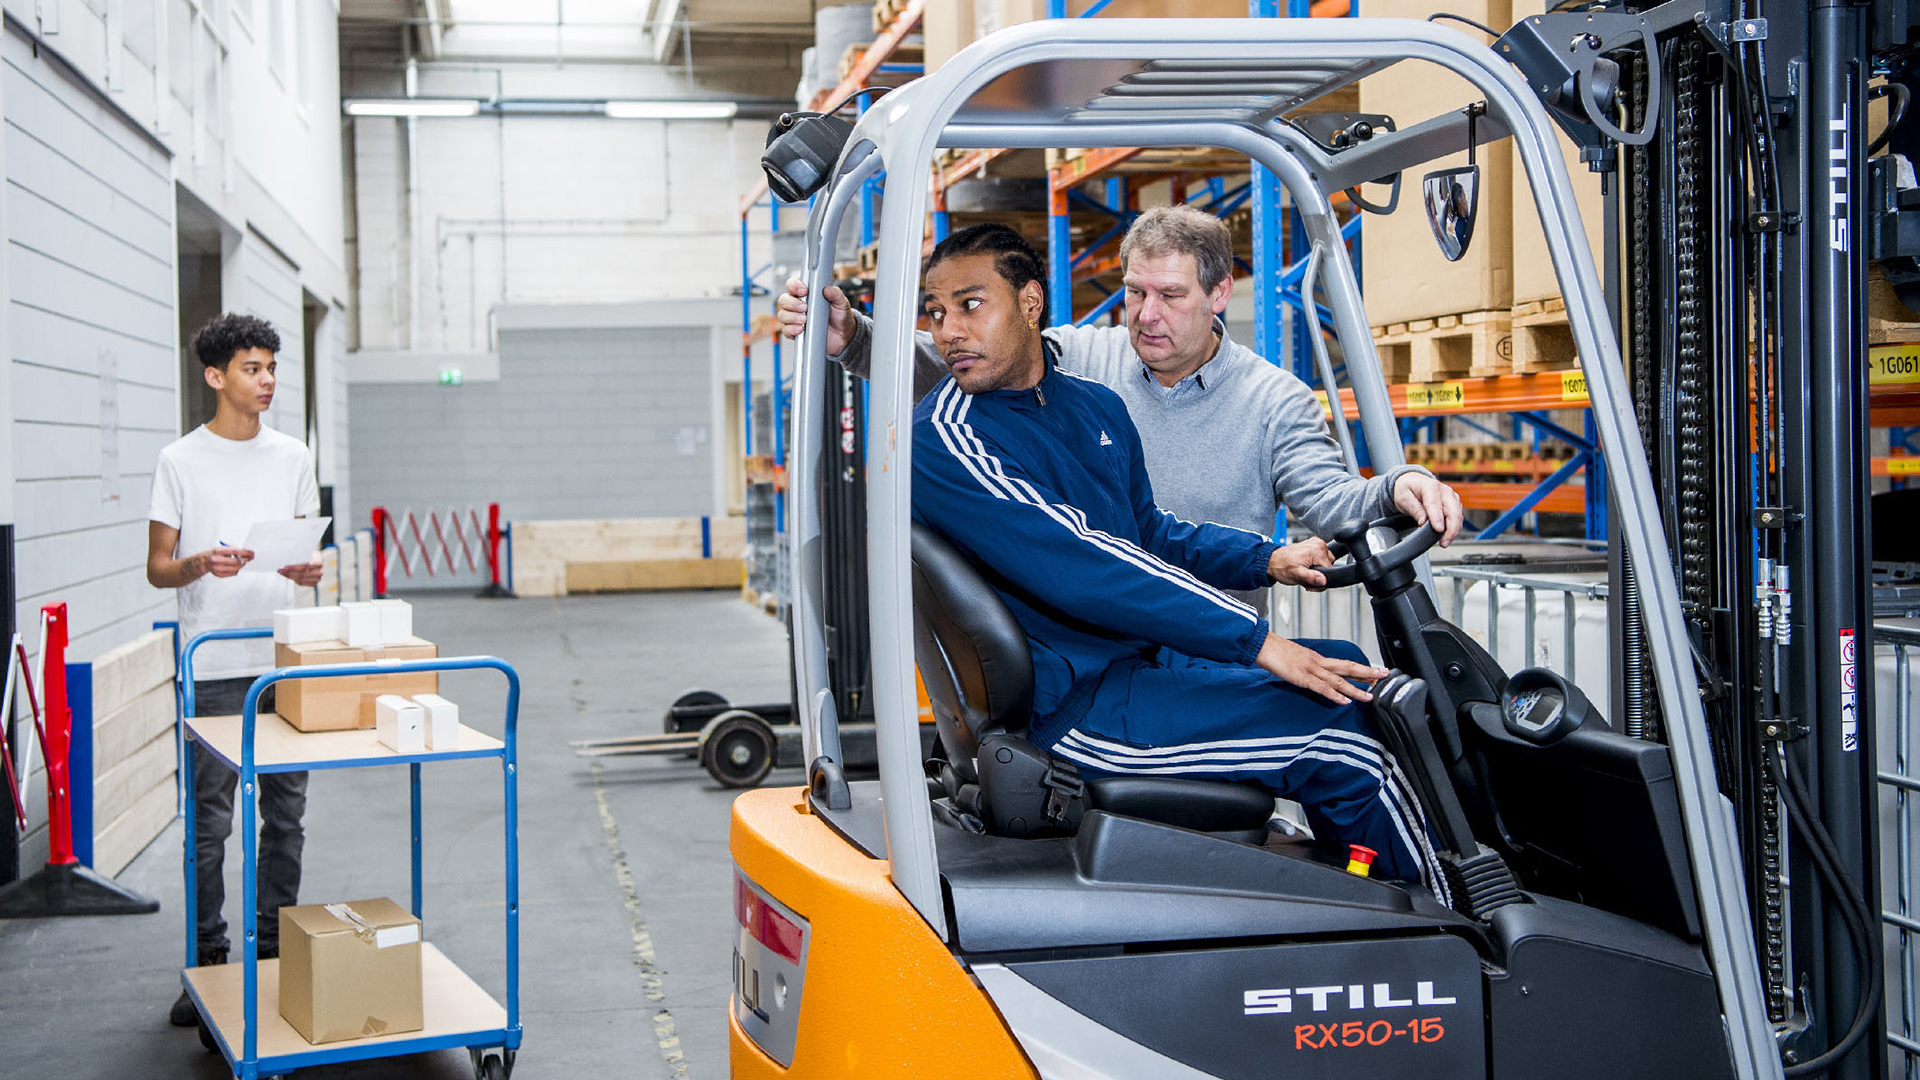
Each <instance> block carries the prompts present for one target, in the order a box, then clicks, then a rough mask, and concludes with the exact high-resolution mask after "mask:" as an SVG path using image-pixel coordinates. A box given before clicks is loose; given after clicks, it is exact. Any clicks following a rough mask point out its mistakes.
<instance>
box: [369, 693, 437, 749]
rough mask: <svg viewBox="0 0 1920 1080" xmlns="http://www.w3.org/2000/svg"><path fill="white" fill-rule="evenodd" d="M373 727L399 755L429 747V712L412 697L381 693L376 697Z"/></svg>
mask: <svg viewBox="0 0 1920 1080" xmlns="http://www.w3.org/2000/svg"><path fill="white" fill-rule="evenodd" d="M373 730H374V732H375V734H376V737H377V738H379V740H380V743H381V745H383V746H385V747H386V748H387V749H389V750H392V751H393V752H394V753H396V754H418V753H423V752H424V751H425V750H426V749H427V712H426V710H425V709H422V708H421V707H420V706H418V705H416V704H414V703H413V701H412V699H410V698H403V697H401V696H399V695H398V694H381V695H380V696H379V697H377V698H374V699H373Z"/></svg>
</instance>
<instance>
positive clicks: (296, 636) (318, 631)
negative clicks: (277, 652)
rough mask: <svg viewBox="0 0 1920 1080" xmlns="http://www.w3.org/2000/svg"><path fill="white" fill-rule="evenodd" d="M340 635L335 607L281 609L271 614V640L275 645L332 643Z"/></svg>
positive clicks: (340, 630)
mask: <svg viewBox="0 0 1920 1080" xmlns="http://www.w3.org/2000/svg"><path fill="white" fill-rule="evenodd" d="M341 634H342V626H341V622H340V609H339V608H337V607H303V608H281V609H280V610H279V611H276V612H274V613H273V640H274V643H275V644H277V645H310V644H312V643H314V642H316V641H334V640H336V639H338V638H339V637H340V636H341Z"/></svg>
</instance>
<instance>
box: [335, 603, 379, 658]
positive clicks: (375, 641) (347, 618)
mask: <svg viewBox="0 0 1920 1080" xmlns="http://www.w3.org/2000/svg"><path fill="white" fill-rule="evenodd" d="M340 640H341V641H344V642H346V643H347V647H348V648H351V649H377V648H379V647H380V646H381V645H383V644H385V643H384V642H382V641H381V640H380V609H379V608H377V607H374V606H373V604H372V603H371V602H370V601H359V602H355V603H348V604H341V605H340Z"/></svg>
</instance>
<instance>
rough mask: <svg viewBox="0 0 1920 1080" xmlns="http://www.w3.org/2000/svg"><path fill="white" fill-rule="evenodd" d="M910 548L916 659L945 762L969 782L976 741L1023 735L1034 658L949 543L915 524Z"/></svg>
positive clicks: (994, 596) (995, 598) (989, 589)
mask: <svg viewBox="0 0 1920 1080" xmlns="http://www.w3.org/2000/svg"><path fill="white" fill-rule="evenodd" d="M912 546H913V659H914V662H915V663H916V664H918V665H919V667H920V679H921V681H922V682H924V683H925V684H926V687H927V701H928V702H929V703H930V704H931V705H932V706H933V719H934V724H935V726H936V727H937V728H938V730H939V732H940V743H941V745H942V746H943V747H944V748H945V749H946V752H947V760H948V761H949V762H952V763H953V765H954V767H955V768H956V769H958V770H960V772H961V775H962V778H963V779H966V780H969V781H970V780H972V779H973V778H974V777H973V761H974V757H975V756H976V755H977V754H978V752H979V749H980V740H981V738H983V737H984V736H986V735H988V734H991V733H993V732H996V731H1006V732H1010V733H1012V734H1016V735H1017V734H1022V733H1024V732H1025V731H1026V729H1027V721H1028V718H1029V713H1028V710H1029V709H1031V707H1032V705H1033V654H1032V652H1031V651H1030V650H1029V647H1028V645H1027V633H1026V631H1025V630H1023V629H1021V627H1020V624H1019V623H1018V622H1017V621H1015V619H1014V617H1013V613H1012V612H1010V611H1008V610H1007V605H1006V604H1004V603H1002V602H1001V600H1000V595H999V594H998V593H996V592H995V591H994V589H993V586H992V585H991V584H989V583H988V582H987V579H986V578H985V577H983V576H981V574H980V571H979V570H977V569H975V568H974V566H973V564H972V563H971V562H969V561H967V557H966V556H965V555H962V554H961V553H960V551H959V549H957V548H955V547H954V546H953V544H952V542H951V541H949V540H948V539H947V538H946V537H944V536H942V535H940V533H939V532H938V531H937V530H935V529H934V528H933V527H932V526H929V525H926V524H923V523H922V522H918V521H916V522H914V523H913V533H912Z"/></svg>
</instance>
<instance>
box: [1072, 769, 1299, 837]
mask: <svg viewBox="0 0 1920 1080" xmlns="http://www.w3.org/2000/svg"><path fill="white" fill-rule="evenodd" d="M1086 785H1087V808H1088V809H1090V810H1105V811H1106V812H1107V813H1109V814H1120V815H1123V816H1125V817H1135V818H1144V819H1146V820H1147V821H1157V822H1160V823H1161V824H1163V825H1174V826H1177V827H1179V828H1182V829H1192V830H1194V831H1196V832H1240V831H1245V830H1249V829H1259V828H1262V827H1264V826H1265V825H1266V823H1267V819H1268V818H1271V817H1272V816H1273V793H1272V792H1271V791H1268V790H1267V789H1266V788H1265V787H1263V786H1261V785H1259V784H1248V783H1237V782H1234V781H1228V780H1192V779H1188V778H1186V777H1175V776H1155V777H1141V776H1089V777H1087V778H1086Z"/></svg>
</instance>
